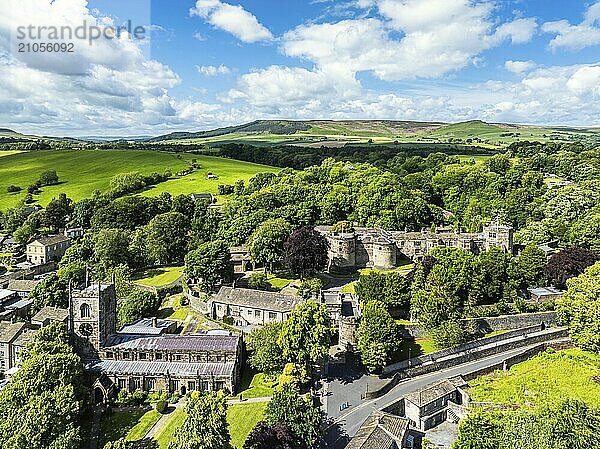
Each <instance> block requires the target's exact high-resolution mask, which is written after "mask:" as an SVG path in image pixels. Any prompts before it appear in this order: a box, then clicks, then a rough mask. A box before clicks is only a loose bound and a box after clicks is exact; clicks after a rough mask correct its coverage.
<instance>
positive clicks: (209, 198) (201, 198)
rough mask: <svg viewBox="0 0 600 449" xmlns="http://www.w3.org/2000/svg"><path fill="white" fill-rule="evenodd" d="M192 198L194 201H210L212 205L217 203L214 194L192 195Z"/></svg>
mask: <svg viewBox="0 0 600 449" xmlns="http://www.w3.org/2000/svg"><path fill="white" fill-rule="evenodd" d="M190 197H191V198H192V200H194V201H208V202H210V203H211V204H212V203H214V202H215V197H214V196H213V194H212V193H192V194H191V195H190Z"/></svg>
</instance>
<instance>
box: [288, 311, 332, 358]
mask: <svg viewBox="0 0 600 449" xmlns="http://www.w3.org/2000/svg"><path fill="white" fill-rule="evenodd" d="M332 334H333V329H332V327H331V319H330V317H329V312H328V311H327V309H326V308H325V306H324V305H323V304H318V303H317V302H315V301H312V300H310V301H306V302H303V303H302V304H300V305H298V306H296V307H295V308H294V309H293V310H292V312H291V313H290V316H289V318H288V319H287V320H286V321H285V322H284V323H283V329H282V330H281V334H280V336H279V340H278V344H279V346H281V349H282V351H283V357H284V359H285V360H286V361H290V362H295V363H304V364H309V363H311V362H316V361H318V360H319V359H321V358H322V357H324V356H325V355H326V354H327V352H328V351H329V346H330V342H331V337H332Z"/></svg>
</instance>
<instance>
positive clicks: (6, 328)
mask: <svg viewBox="0 0 600 449" xmlns="http://www.w3.org/2000/svg"><path fill="white" fill-rule="evenodd" d="M25 329H26V324H25V323H11V322H8V321H0V372H5V371H8V370H9V369H11V368H14V367H15V366H16V360H17V355H16V353H15V346H14V342H15V340H16V339H17V338H18V337H19V336H20V335H21V333H22V332H23V331H24V330H25Z"/></svg>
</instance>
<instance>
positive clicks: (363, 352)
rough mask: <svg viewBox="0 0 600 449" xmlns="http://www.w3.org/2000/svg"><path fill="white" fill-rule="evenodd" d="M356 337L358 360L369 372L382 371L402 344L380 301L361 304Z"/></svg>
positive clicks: (391, 320) (393, 322)
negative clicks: (360, 315) (360, 316)
mask: <svg viewBox="0 0 600 449" xmlns="http://www.w3.org/2000/svg"><path fill="white" fill-rule="evenodd" d="M356 337H357V339H358V351H359V353H360V359H361V361H362V363H363V365H365V366H366V367H367V369H368V370H369V371H371V372H374V371H378V370H380V369H382V368H383V367H384V366H385V365H386V364H387V362H388V361H389V360H390V356H391V354H392V353H393V352H394V351H396V350H397V349H398V348H399V347H400V343H401V342H402V337H401V336H400V332H399V328H398V325H397V324H396V322H395V321H394V319H393V318H392V317H391V316H390V314H389V313H388V311H387V310H386V307H385V305H384V304H383V303H382V302H380V301H369V302H367V303H363V304H362V318H361V320H360V324H359V326H358V330H357V332H356Z"/></svg>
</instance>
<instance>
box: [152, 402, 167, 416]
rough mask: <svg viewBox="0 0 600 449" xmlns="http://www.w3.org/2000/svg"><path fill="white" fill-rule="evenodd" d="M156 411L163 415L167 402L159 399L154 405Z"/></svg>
mask: <svg viewBox="0 0 600 449" xmlns="http://www.w3.org/2000/svg"><path fill="white" fill-rule="evenodd" d="M155 408H156V411H157V412H158V413H160V414H163V413H164V412H165V411H166V410H167V401H165V400H164V399H161V400H160V401H158V402H157V403H156V405H155Z"/></svg>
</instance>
